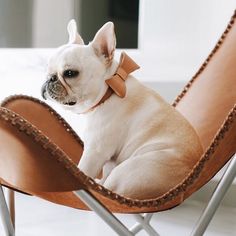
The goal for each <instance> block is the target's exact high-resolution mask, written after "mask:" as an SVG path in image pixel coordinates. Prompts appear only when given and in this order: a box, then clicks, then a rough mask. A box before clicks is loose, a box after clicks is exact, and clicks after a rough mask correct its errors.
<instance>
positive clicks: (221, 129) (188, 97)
mask: <svg viewBox="0 0 236 236" xmlns="http://www.w3.org/2000/svg"><path fill="white" fill-rule="evenodd" d="M235 18H236V13H235V14H234V16H233V17H232V19H231V21H230V23H229V25H228V27H227V29H226V30H225V32H224V33H223V35H222V36H221V38H220V40H219V41H218V42H217V44H216V46H215V48H214V49H213V51H212V52H211V54H210V55H209V56H208V58H207V59H206V61H205V62H204V63H203V65H202V66H201V68H200V69H199V71H198V72H197V73H196V75H195V76H194V77H193V78H192V80H191V81H190V82H189V83H188V84H187V85H186V86H185V88H184V90H183V91H182V93H181V94H180V95H179V96H178V97H177V99H176V100H175V101H174V103H173V106H174V107H176V109H177V110H178V111H179V112H181V113H182V114H183V115H184V116H185V117H186V118H187V120H188V121H189V122H190V123H191V125H192V126H193V127H194V128H195V130H196V131H197V133H198V135H199V137H200V140H201V142H202V146H203V148H204V154H203V155H202V156H201V157H199V161H198V162H197V164H196V165H195V166H194V168H193V169H192V170H191V172H190V173H189V174H188V175H187V176H186V177H185V178H184V179H183V181H182V182H180V183H179V184H178V185H176V186H175V187H174V188H172V189H169V191H167V192H166V193H165V194H163V195H161V196H158V195H157V196H156V198H154V199H146V200H138V199H130V198H126V197H124V196H120V195H118V194H116V193H114V192H112V191H110V190H109V189H106V188H104V187H103V186H101V185H99V184H97V183H96V182H95V181H94V180H93V179H91V178H89V177H88V176H86V175H85V174H84V173H83V172H81V171H80V170H79V169H78V168H77V164H78V162H79V160H80V157H81V155H82V152H83V143H82V141H81V140H80V138H79V137H78V136H77V134H76V133H75V132H74V131H73V130H72V128H71V127H70V126H69V125H68V124H67V123H66V121H65V120H64V119H63V118H62V117H61V116H60V115H58V114H57V113H56V112H55V111H54V110H53V109H52V108H51V107H49V106H48V105H46V104H45V103H43V102H41V101H39V100H37V99H35V98H32V97H27V96H13V97H10V98H8V99H6V100H5V101H4V102H3V103H2V107H1V108H0V181H1V185H2V186H5V187H7V188H9V189H11V190H12V191H13V190H14V191H19V192H22V193H26V194H31V195H34V196H38V197H40V198H43V199H46V200H48V201H51V202H54V203H58V204H61V205H65V206H69V207H73V208H78V209H86V210H87V209H91V210H94V211H95V212H96V213H97V214H98V215H99V216H100V217H101V218H102V219H103V220H104V221H105V222H106V223H108V224H109V225H110V226H111V227H112V228H113V229H114V231H115V232H116V233H118V234H119V235H135V234H136V233H137V232H139V231H140V230H141V229H144V230H145V231H146V232H147V233H148V234H149V235H158V233H157V232H156V231H155V230H154V229H153V228H152V227H151V225H150V224H149V222H150V219H151V217H152V213H154V212H158V211H164V210H167V209H170V208H173V207H175V206H177V205H179V204H181V203H182V202H183V201H184V200H185V199H186V198H188V197H189V196H191V195H192V194H193V193H194V192H196V191H197V190H198V189H199V188H201V187H202V186H203V185H204V184H206V183H207V182H208V181H209V180H210V179H211V178H212V177H213V176H214V175H215V174H216V173H217V172H218V171H219V170H220V169H221V168H222V167H223V166H224V165H225V163H227V162H228V161H229V160H230V159H231V160H232V161H231V163H230V165H229V167H228V168H227V170H226V172H225V174H224V176H223V178H222V180H221V181H220V183H219V185H218V187H217V189H216V192H215V194H214V195H213V197H212V198H211V201H210V203H209V205H208V207H207V208H206V211H205V213H204V214H203V215H202V217H201V219H200V220H199V223H198V224H197V225H196V228H195V229H194V230H193V232H192V235H202V234H203V232H204V231H205V229H206V227H207V225H208V223H209V222H210V219H211V218H212V216H213V214H214V212H215V210H216V209H217V206H218V205H219V203H220V200H221V199H222V197H223V196H224V194H225V192H226V190H227V189H228V188H229V186H230V184H231V183H232V181H233V178H234V176H235V172H236V157H234V158H233V156H234V154H235V152H236V104H235V101H236V92H235V91H236V43H235V42H236V24H235V23H234V22H235ZM190 158H191V157H190ZM10 200H11V201H10V204H9V207H8V206H7V204H6V200H5V197H4V194H3V191H2V189H0V207H1V214H2V220H3V224H4V227H5V230H6V233H7V235H15V232H14V194H13V192H11V194H10ZM112 212H120V213H133V214H135V217H136V219H137V223H136V224H135V225H134V226H133V227H132V228H131V229H127V228H126V227H125V226H124V225H123V224H122V223H121V222H120V221H119V220H118V219H117V218H116V217H115V216H114V215H113V214H112Z"/></svg>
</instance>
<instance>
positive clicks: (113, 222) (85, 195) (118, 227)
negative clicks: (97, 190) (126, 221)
mask: <svg viewBox="0 0 236 236" xmlns="http://www.w3.org/2000/svg"><path fill="white" fill-rule="evenodd" d="M74 193H75V195H76V196H78V197H79V198H80V199H81V200H82V201H83V202H84V203H85V204H86V205H87V206H88V207H89V208H90V209H91V210H93V211H94V212H96V213H97V214H98V216H100V217H101V218H102V219H103V220H104V221H105V222H106V223H107V224H108V225H109V226H110V227H111V228H112V229H113V230H114V231H115V232H116V233H117V234H118V235H122V236H132V235H134V234H133V233H132V232H131V231H129V229H127V228H126V226H125V225H123V224H122V223H121V222H120V220H119V219H117V218H116V217H115V216H114V215H113V214H112V213H111V212H110V211H109V210H108V209H107V208H106V207H105V206H103V205H102V204H101V203H100V202H99V201H98V200H97V199H96V198H95V197H94V196H93V195H92V194H90V193H89V192H87V191H85V190H78V191H74Z"/></svg>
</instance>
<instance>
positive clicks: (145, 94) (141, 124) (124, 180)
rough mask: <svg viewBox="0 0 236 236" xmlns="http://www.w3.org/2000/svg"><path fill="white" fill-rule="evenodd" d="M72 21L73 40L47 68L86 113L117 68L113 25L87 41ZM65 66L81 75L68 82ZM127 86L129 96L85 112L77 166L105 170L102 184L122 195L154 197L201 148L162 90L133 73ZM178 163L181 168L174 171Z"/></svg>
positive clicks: (172, 182)
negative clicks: (64, 77) (78, 37)
mask: <svg viewBox="0 0 236 236" xmlns="http://www.w3.org/2000/svg"><path fill="white" fill-rule="evenodd" d="M70 24H71V25H70V26H69V27H68V28H69V29H70V30H69V33H70V40H69V42H70V43H69V44H67V45H64V46H62V47H60V48H59V49H58V50H57V52H56V53H55V55H54V56H53V57H52V58H51V60H50V62H49V67H48V73H49V74H52V73H57V74H58V76H59V79H60V81H61V82H62V84H63V85H64V86H65V87H66V89H67V92H68V94H69V96H71V97H73V98H76V100H77V104H76V105H74V106H64V107H66V108H67V109H70V110H71V111H73V112H75V113H83V112H85V111H87V110H89V109H90V108H91V107H93V106H94V105H95V104H97V103H98V102H99V101H100V99H101V98H102V97H103V95H104V94H105V92H106V90H107V85H106V83H105V80H106V79H108V78H110V77H111V76H112V75H113V74H114V72H115V71H116V68H117V65H118V63H117V62H116V61H115V60H113V54H114V49H115V35H114V26H113V24H112V23H111V22H109V23H107V24H105V25H104V26H103V27H102V28H101V29H100V31H99V32H98V33H97V34H96V36H95V38H94V40H93V41H92V42H91V43H90V44H89V45H83V43H81V42H82V41H81V40H77V42H78V41H80V43H79V44H78V43H72V42H76V40H74V39H75V38H76V37H77V36H76V37H75V35H77V31H76V32H75V30H74V29H73V30H72V29H71V27H72V26H73V27H74V28H75V25H74V24H75V22H72V23H70ZM73 27H72V28H73ZM80 38H81V37H80ZM65 68H75V69H78V70H79V71H80V75H79V76H78V78H76V79H71V80H66V81H65V80H64V79H63V78H62V77H61V74H62V71H63V70H65ZM126 86H127V94H126V97H125V98H123V99H122V98H119V97H118V96H116V95H115V94H113V95H112V96H111V97H110V98H109V99H108V100H106V101H105V102H104V103H103V104H101V105H99V106H98V107H96V108H95V109H94V110H93V111H90V112H88V113H86V114H84V115H85V116H86V117H87V121H88V122H87V124H88V126H87V128H86V131H85V137H84V140H83V141H84V152H83V155H82V158H81V160H80V162H79V168H80V169H81V170H82V171H83V172H84V173H85V174H87V175H89V176H90V177H92V178H97V177H98V175H99V174H100V173H101V171H102V169H104V172H103V178H102V179H101V180H100V183H102V184H104V185H105V186H106V187H108V188H110V189H112V190H114V191H116V192H118V193H120V194H123V195H127V196H129V197H138V198H144V197H147V196H149V197H153V196H154V194H155V193H156V194H157V193H158V194H162V193H163V192H164V191H166V189H168V188H170V187H173V186H174V185H175V184H176V182H177V181H180V179H182V178H183V174H185V175H186V173H187V172H188V171H189V170H190V168H192V166H193V164H194V163H195V162H196V160H197V158H198V157H199V155H200V152H201V151H202V150H201V147H200V143H199V140H198V137H197V135H196V134H195V132H194V130H193V129H192V127H191V126H190V125H189V124H188V122H187V121H186V120H185V119H184V118H183V117H182V116H181V115H180V114H179V113H178V112H177V111H176V110H175V109H174V108H173V107H171V106H170V105H169V104H167V103H166V102H165V101H164V100H163V99H162V98H161V97H160V96H159V95H158V94H156V93H155V92H154V91H152V90H150V89H148V88H146V87H145V86H144V85H142V84H141V83H139V82H138V81H137V80H136V79H135V78H133V77H132V76H129V77H128V79H127V81H126ZM186 134H187V135H188V137H187V138H186ZM190 157H191V158H192V160H189V158H190ZM175 168H177V170H180V173H179V172H178V171H177V173H176V174H175V175H173V170H174V171H175ZM164 174H166V175H167V176H164ZM155 181H157V182H156V183H155V184H154V182H155ZM168 181H169V182H168Z"/></svg>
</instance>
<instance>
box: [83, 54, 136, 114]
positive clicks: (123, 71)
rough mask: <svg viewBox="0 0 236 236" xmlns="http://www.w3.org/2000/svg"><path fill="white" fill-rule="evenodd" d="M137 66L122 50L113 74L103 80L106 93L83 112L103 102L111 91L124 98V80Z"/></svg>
mask: <svg viewBox="0 0 236 236" xmlns="http://www.w3.org/2000/svg"><path fill="white" fill-rule="evenodd" d="M139 68H140V67H139V65H137V64H136V63H135V62H134V61H133V60H132V59H131V58H130V57H129V56H128V55H127V54H126V53H125V52H122V53H121V56H120V62H119V65H118V67H117V70H116V72H115V74H114V75H113V76H112V77H111V78H110V79H107V80H106V81H105V82H106V84H107V85H108V86H109V87H108V89H107V91H106V93H105V94H104V96H103V97H102V99H101V100H100V101H99V102H98V103H97V104H96V105H95V106H93V107H92V108H90V109H89V110H88V111H86V112H84V113H87V112H89V111H91V110H93V109H94V108H95V107H97V106H99V105H100V104H102V103H103V102H105V101H106V100H107V99H108V98H109V97H110V96H111V95H112V94H113V93H115V94H116V95H117V96H119V97H121V98H124V97H125V95H126V85H125V81H126V79H127V77H128V75H129V74H130V73H132V72H133V71H135V70H137V69H139Z"/></svg>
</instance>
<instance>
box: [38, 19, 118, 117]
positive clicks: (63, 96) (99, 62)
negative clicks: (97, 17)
mask: <svg viewBox="0 0 236 236" xmlns="http://www.w3.org/2000/svg"><path fill="white" fill-rule="evenodd" d="M67 29H68V33H69V42H68V43H67V44H65V45H63V46H61V47H59V48H58V49H57V50H56V52H55V53H54V55H53V56H52V57H51V58H50V60H49V64H48V72H47V78H48V79H47V81H46V82H45V83H44V85H43V86H42V96H43V97H44V98H45V99H47V98H48V99H50V100H53V101H56V102H58V103H59V104H61V105H62V106H64V107H65V108H68V109H70V110H72V111H74V112H76V113H82V112H85V111H87V110H89V109H90V108H91V107H93V106H94V105H95V104H96V103H98V102H99V101H100V100H101V98H102V96H103V95H104V93H105V92H106V90H107V88H108V86H107V84H106V83H105V80H106V79H108V78H109V77H111V76H112V75H113V74H114V72H115V70H116V66H117V63H116V62H114V60H113V56H114V51H115V46H116V38H115V33H114V25H113V23H112V22H108V23H106V24H105V25H103V26H102V28H101V29H100V30H99V31H98V32H97V33H96V35H95V37H94V39H93V41H92V42H90V43H89V44H88V45H85V44H84V42H83V39H82V38H81V37H80V35H79V34H78V32H77V26H76V22H75V21H74V20H71V21H70V22H69V24H68V27H67Z"/></svg>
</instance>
